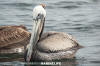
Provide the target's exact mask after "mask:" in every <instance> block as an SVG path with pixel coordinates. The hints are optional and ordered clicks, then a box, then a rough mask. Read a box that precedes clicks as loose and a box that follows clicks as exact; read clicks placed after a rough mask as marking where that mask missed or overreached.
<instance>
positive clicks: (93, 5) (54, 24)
mask: <svg viewBox="0 0 100 66" xmlns="http://www.w3.org/2000/svg"><path fill="white" fill-rule="evenodd" d="M40 3H45V4H46V5H47V8H46V11H47V16H46V22H45V29H44V31H45V32H46V31H60V32H67V33H69V34H71V35H73V36H74V37H76V39H77V40H78V42H79V43H80V44H81V45H83V46H85V48H83V49H80V50H79V51H78V52H77V53H76V59H75V60H74V61H70V62H69V61H68V62H66V61H63V62H62V64H63V63H64V65H66V64H67V66H100V1H99V0H0V25H21V24H24V25H25V26H26V27H27V28H28V30H29V31H30V32H31V30H32V9H33V7H34V6H35V5H37V4H40ZM69 63H70V64H69ZM3 64H4V65H5V64H8V65H9V64H12V65H14V66H24V64H23V63H22V62H20V61H12V62H1V63H0V65H1V66H2V65H3Z"/></svg>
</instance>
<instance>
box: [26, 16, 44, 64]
mask: <svg viewBox="0 0 100 66" xmlns="http://www.w3.org/2000/svg"><path fill="white" fill-rule="evenodd" d="M33 21H34V24H33V29H32V35H31V39H30V44H29V46H28V51H27V57H26V61H27V62H30V60H31V56H32V52H33V51H35V50H36V44H37V42H38V40H39V38H40V35H41V32H42V31H43V26H44V21H45V18H44V16H43V14H38V16H37V17H36V19H33Z"/></svg>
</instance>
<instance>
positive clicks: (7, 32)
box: [0, 25, 30, 53]
mask: <svg viewBox="0 0 100 66" xmlns="http://www.w3.org/2000/svg"><path fill="white" fill-rule="evenodd" d="M29 40H30V32H28V31H27V29H26V27H25V26H23V25H20V26H0V53H13V50H12V49H15V48H19V47H23V46H25V45H27V44H28V43H29Z"/></svg>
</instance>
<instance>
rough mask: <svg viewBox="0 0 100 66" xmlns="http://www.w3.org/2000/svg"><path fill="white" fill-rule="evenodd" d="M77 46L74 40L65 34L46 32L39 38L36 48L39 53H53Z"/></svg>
mask: <svg viewBox="0 0 100 66" xmlns="http://www.w3.org/2000/svg"><path fill="white" fill-rule="evenodd" d="M77 45H78V43H77V42H76V40H75V39H74V38H73V37H72V36H71V35H69V34H67V33H63V32H47V33H44V34H43V35H42V36H41V39H40V40H39V42H38V44H37V47H38V49H39V50H40V51H45V52H55V51H62V50H69V49H71V48H73V47H75V46H77Z"/></svg>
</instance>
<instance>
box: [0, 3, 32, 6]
mask: <svg viewBox="0 0 100 66" xmlns="http://www.w3.org/2000/svg"><path fill="white" fill-rule="evenodd" d="M0 5H7V6H20V7H21V6H24V7H26V6H32V4H29V3H2V4H0Z"/></svg>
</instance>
